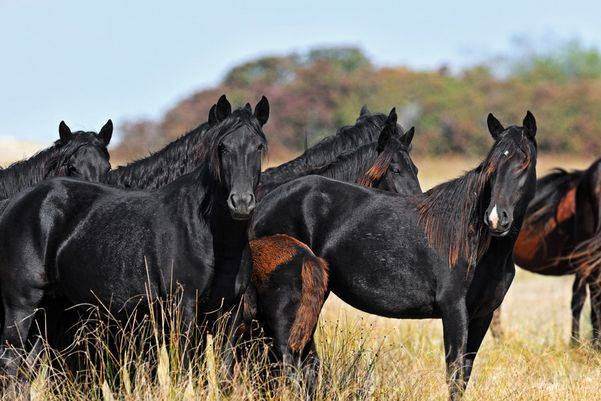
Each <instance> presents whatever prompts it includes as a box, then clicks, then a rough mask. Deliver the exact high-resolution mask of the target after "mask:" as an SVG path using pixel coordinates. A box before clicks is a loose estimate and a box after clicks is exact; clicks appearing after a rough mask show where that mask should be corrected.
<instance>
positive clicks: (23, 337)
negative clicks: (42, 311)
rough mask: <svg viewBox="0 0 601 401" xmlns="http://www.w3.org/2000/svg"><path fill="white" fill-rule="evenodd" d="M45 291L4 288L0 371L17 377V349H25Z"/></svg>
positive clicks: (0, 338)
mask: <svg viewBox="0 0 601 401" xmlns="http://www.w3.org/2000/svg"><path fill="white" fill-rule="evenodd" d="M42 296H43V291H42V290H39V289H37V288H18V289H17V288H15V287H13V286H10V287H9V286H3V291H2V303H3V305H4V326H3V328H2V334H1V335H0V370H2V371H3V372H4V373H6V374H7V375H11V376H15V375H16V374H17V371H18V368H19V365H20V363H19V359H20V358H19V356H20V355H19V352H18V351H17V350H16V348H17V347H20V348H25V346H26V342H27V338H28V336H29V329H30V327H31V323H32V321H33V319H34V315H35V310H36V308H37V306H38V305H39V303H40V302H41V300H42Z"/></svg>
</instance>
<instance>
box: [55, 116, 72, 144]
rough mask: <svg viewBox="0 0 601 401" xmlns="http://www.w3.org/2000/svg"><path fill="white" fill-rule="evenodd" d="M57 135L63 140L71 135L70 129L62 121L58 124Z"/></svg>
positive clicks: (66, 139)
mask: <svg viewBox="0 0 601 401" xmlns="http://www.w3.org/2000/svg"><path fill="white" fill-rule="evenodd" d="M58 136H59V138H60V139H61V140H63V141H68V140H69V139H71V137H72V136H73V134H72V133H71V129H70V128H69V127H68V126H67V124H65V122H64V121H61V123H60V124H59V125H58Z"/></svg>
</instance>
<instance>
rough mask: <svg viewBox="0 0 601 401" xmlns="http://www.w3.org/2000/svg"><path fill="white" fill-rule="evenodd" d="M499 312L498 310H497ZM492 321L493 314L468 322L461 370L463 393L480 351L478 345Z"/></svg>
mask: <svg viewBox="0 0 601 401" xmlns="http://www.w3.org/2000/svg"><path fill="white" fill-rule="evenodd" d="M497 310H499V309H497ZM493 319H494V313H493V314H489V315H486V316H484V317H480V318H476V319H472V320H471V321H470V322H469V325H468V329H467V347H466V354H465V365H464V369H463V377H464V382H463V383H464V387H463V389H462V391H465V388H466V387H467V383H468V382H469V380H470V376H471V375H472V367H473V366H474V360H475V359H476V354H477V353H478V350H479V349H480V344H482V340H483V339H484V336H485V335H486V331H487V330H488V327H489V326H490V322H491V320H493Z"/></svg>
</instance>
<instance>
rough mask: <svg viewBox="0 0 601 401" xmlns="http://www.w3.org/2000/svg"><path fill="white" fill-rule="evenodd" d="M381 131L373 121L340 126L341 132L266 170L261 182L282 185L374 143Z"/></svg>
mask: <svg viewBox="0 0 601 401" xmlns="http://www.w3.org/2000/svg"><path fill="white" fill-rule="evenodd" d="M345 129H346V131H344V130H345ZM379 130H380V129H379V126H378V124H375V123H374V122H371V121H366V122H364V123H362V124H361V125H356V126H353V127H345V128H343V129H341V131H342V132H339V133H337V134H336V135H331V136H328V137H326V138H324V139H323V140H322V141H321V142H319V143H317V144H316V145H314V146H312V147H311V148H309V149H307V150H306V151H305V152H304V153H303V154H302V155H300V156H299V157H297V158H296V159H293V160H291V161H289V162H286V163H284V164H281V165H279V166H277V167H272V168H269V169H267V170H265V171H264V172H263V174H262V175H261V184H264V185H273V184H275V183H277V184H282V183H285V182H288V181H291V180H293V179H295V178H298V177H302V176H305V175H308V174H310V171H311V170H314V169H320V168H324V167H325V166H327V165H329V164H331V163H333V162H334V161H336V160H337V158H338V157H339V156H341V155H344V154H346V153H348V152H350V151H352V150H354V149H357V148H359V147H360V146H362V145H364V144H366V143H371V142H373V141H374V140H375V139H376V135H377V134H378V133H379Z"/></svg>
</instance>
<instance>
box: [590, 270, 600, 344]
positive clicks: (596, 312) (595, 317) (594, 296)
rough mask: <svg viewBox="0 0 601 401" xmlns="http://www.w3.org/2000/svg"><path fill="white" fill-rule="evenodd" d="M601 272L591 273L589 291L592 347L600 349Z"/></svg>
mask: <svg viewBox="0 0 601 401" xmlns="http://www.w3.org/2000/svg"><path fill="white" fill-rule="evenodd" d="M600 280H601V274H600V273H596V274H593V275H591V277H590V279H589V285H588V288H589V292H590V297H591V325H592V326H593V347H595V348H597V349H601V282H600Z"/></svg>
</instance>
